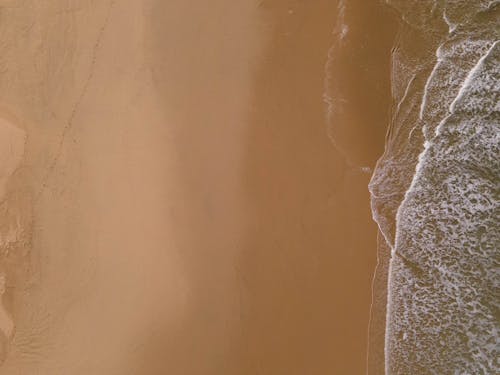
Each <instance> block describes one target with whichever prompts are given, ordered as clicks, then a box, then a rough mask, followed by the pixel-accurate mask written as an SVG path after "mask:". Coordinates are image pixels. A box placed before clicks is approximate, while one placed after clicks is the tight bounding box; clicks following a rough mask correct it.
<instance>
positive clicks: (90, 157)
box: [0, 0, 390, 375]
mask: <svg viewBox="0 0 500 375" xmlns="http://www.w3.org/2000/svg"><path fill="white" fill-rule="evenodd" d="M209 3H210V4H209ZM362 3H363V1H358V2H357V3H352V4H354V5H355V6H354V5H353V7H354V8H353V12H354V10H355V9H357V10H356V12H358V13H359V14H360V16H359V18H358V17H357V16H354V15H351V16H349V17H350V18H349V19H348V20H346V22H348V23H349V26H350V27H351V30H353V34H352V35H353V37H352V39H349V43H347V44H346V45H344V46H342V47H338V48H340V49H339V56H345V57H341V58H340V60H339V61H340V63H339V66H338V67H330V68H329V69H333V71H332V72H333V76H332V77H337V76H339V75H342V74H341V73H340V70H342V71H344V72H345V73H343V74H345V75H342V77H344V78H345V82H346V83H345V84H344V86H343V87H344V88H345V87H348V88H349V90H352V92H353V93H354V94H351V93H350V92H349V90H347V91H348V92H345V97H346V99H347V101H348V103H349V109H348V110H349V111H350V112H351V115H350V117H349V118H355V119H356V120H353V121H352V122H349V121H350V120H345V121H344V120H342V121H341V120H338V122H339V123H342V124H344V125H342V128H341V129H342V132H341V133H342V136H341V137H340V138H339V139H340V140H341V142H342V147H341V150H342V152H341V151H340V150H339V149H336V148H335V147H334V146H333V144H332V142H331V140H330V139H329V137H328V136H327V124H326V121H325V104H324V102H323V100H322V96H323V94H324V86H325V63H326V60H327V54H328V51H329V49H330V48H331V46H332V45H334V44H335V43H334V42H335V38H336V36H335V35H333V34H332V30H333V29H334V24H335V20H336V18H337V4H335V2H332V1H331V0H317V1H314V2H307V3H306V2H301V1H292V0H289V1H285V0H275V1H265V0H263V1H250V0H248V1H243V0H241V1H229V0H215V1H211V2H204V1H192V2H189V1H184V0H171V1H163V0H156V1H153V0H148V1H139V0H127V1H116V2H112V1H102V2H101V1H100V2H88V1H67V0H54V1H51V2H50V4H48V3H47V4H46V3H44V2H43V3H40V4H38V3H37V5H35V6H29V5H27V4H26V2H23V1H20V0H10V1H8V2H7V3H5V4H2V5H1V6H0V17H1V19H2V24H1V26H0V28H1V31H2V32H1V33H0V51H1V52H0V55H1V58H0V78H1V79H0V104H1V105H2V106H4V107H5V108H8V110H9V111H10V112H12V113H14V114H15V115H16V117H17V118H19V119H22V121H21V120H12V121H11V122H16V124H14V125H15V126H17V127H21V128H23V129H24V131H25V132H26V134H27V143H26V146H25V153H24V159H23V162H22V164H21V167H20V168H19V169H18V170H17V171H16V172H15V173H14V174H13V175H12V176H11V177H10V180H9V181H10V182H9V184H8V185H7V186H8V194H7V196H9V197H14V198H15V197H18V198H17V199H14V198H11V199H10V200H6V201H5V202H7V204H9V207H10V208H9V211H10V212H15V215H14V216H15V217H14V218H10V216H9V218H7V216H5V217H2V218H0V220H3V222H2V226H8V225H10V224H9V223H10V221H9V222H7V221H8V220H11V221H12V220H18V221H19V222H21V223H22V225H23V229H22V230H21V229H19V231H18V236H17V237H16V241H17V242H16V243H15V246H13V248H12V251H14V252H17V253H16V254H22V256H17V257H15V262H6V261H3V262H4V263H5V264H2V267H4V268H6V271H5V274H6V277H7V290H6V292H5V294H4V296H3V297H4V301H5V302H4V305H6V309H5V311H6V312H7V313H8V314H10V316H12V320H13V322H14V324H15V326H16V332H15V335H14V338H13V339H12V340H11V342H10V344H9V348H8V355H7V357H6V358H5V362H4V363H3V365H2V367H0V373H1V374H35V373H37V374H51V375H52V374H72V375H73V374H96V375H99V374H103V375H104V374H106V375H109V374H125V375H126V374H131V375H132V374H187V375H189V374H203V375H208V374H214V375H215V374H217V375H220V374H249V375H250V374H270V375H271V374H272V375H276V374H287V375H293V374H308V375H309V374H311V375H312V374H318V375H323V374H327V373H331V374H361V373H363V372H364V371H365V366H366V344H367V326H368V318H369V309H370V302H371V298H370V293H371V291H370V284H371V279H372V274H373V269H374V266H375V254H376V251H375V250H376V227H375V225H374V224H373V223H372V221H371V217H370V216H371V215H370V210H369V200H368V192H367V187H366V186H367V183H368V180H369V177H370V176H369V174H367V173H364V172H362V171H360V170H359V169H357V168H352V166H348V164H347V162H346V154H345V150H348V151H349V150H352V156H353V157H352V160H355V161H358V162H359V164H360V165H373V164H374V162H375V160H376V157H377V156H378V155H379V154H380V153H381V152H382V148H383V135H384V132H385V130H384V125H383V124H384V123H385V120H384V119H385V117H386V116H387V109H388V103H389V93H388V86H387V81H386V80H388V76H389V75H388V61H389V51H388V50H389V47H390V43H389V42H388V40H389V34H390V33H389V32H388V31H387V29H385V28H379V27H378V23H377V22H374V23H367V22H366V20H367V19H369V16H370V15H371V14H372V12H373V10H374V9H375V10H377V9H378V8H376V7H375V6H373V7H372V8H367V9H364V8H363V7H361V6H359V4H362ZM349 9H351V8H349ZM363 12H364V13H363ZM349 14H351V13H349ZM353 14H354V13H353ZM384 17H386V16H384ZM380 19H383V18H382V16H381V17H380ZM379 31H380V32H379ZM367 33H368V34H367ZM377 33H378V34H377ZM366 35H370V38H369V40H368V41H367V40H365V39H366ZM377 35H378V36H379V38H377ZM363 43H369V44H370V45H371V46H372V47H371V48H372V49H373V51H375V52H376V53H375V55H376V56H377V57H376V58H374V60H373V64H370V65H368V66H367V65H365V64H361V65H360V64H359V61H364V59H369V58H370V56H372V54H371V53H368V54H366V55H363V54H362V55H360V56H358V57H357V58H356V59H357V60H356V59H355V60H354V61H357V62H358V63H354V64H346V63H345V61H346V60H349V59H350V56H351V55H352V54H349V51H351V52H352V51H356V50H358V49H359V45H360V44H363ZM377 43H379V44H377ZM377 46H378V47H377ZM332 51H333V53H335V51H334V49H333V50H332ZM349 61H350V60H349ZM360 72H365V73H366V72H368V73H367V76H365V78H363V79H360V78H359V73H360ZM379 79H380V81H381V82H383V83H382V84H381V85H382V86H381V87H382V88H380V90H378V89H377V90H375V91H376V93H374V94H373V95H370V94H369V93H365V94H363V95H358V94H359V92H360V90H363V88H364V89H366V87H368V91H373V90H372V89H370V88H369V87H375V86H377V85H378V83H377V82H379ZM358 88H359V89H358ZM381 96H382V97H381ZM372 97H373V98H375V99H374V100H375V101H376V103H375V104H373V103H372V104H370V105H368V106H367V107H364V106H365V105H366V102H367V101H368V102H369V101H370V100H372V99H371V98H372ZM360 108H363V109H360ZM360 111H362V112H360ZM4 113H6V111H2V113H1V115H2V116H3V117H2V118H4V117H5V118H7V119H10V118H11V117H7V116H6V115H4ZM360 113H361V114H362V116H361V115H360ZM374 117H375V118H377V119H378V120H377V124H376V127H375V129H373V128H372V127H371V125H366V121H365V119H370V118H374ZM366 134H367V135H366ZM360 142H361V143H360ZM360 145H362V146H360ZM348 156H349V155H348ZM26 191H29V194H28V193H27V192H26ZM19 192H21V193H19ZM16 194H17V195H16ZM16 210H17V211H16ZM16 215H17V216H16ZM2 228H3V227H2ZM19 270H22V271H19ZM1 323H2V322H1V321H0V324H1ZM0 329H2V327H0ZM7 341H8V340H4V342H7Z"/></svg>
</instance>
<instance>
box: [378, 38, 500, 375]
mask: <svg viewBox="0 0 500 375" xmlns="http://www.w3.org/2000/svg"><path fill="white" fill-rule="evenodd" d="M438 64H439V62H438ZM499 66H500V45H499V43H498V42H495V43H493V42H492V43H490V48H489V50H488V51H487V52H486V53H484V55H483V56H482V57H481V58H480V59H479V61H477V63H476V65H475V66H474V67H473V68H472V69H471V70H470V72H469V74H468V75H467V78H465V79H464V81H463V84H462V86H461V87H460V88H459V90H458V92H457V95H456V98H455V99H454V100H453V101H452V104H451V105H450V106H449V110H450V114H449V115H448V116H446V117H445V118H444V119H443V120H442V121H441V122H440V124H439V126H438V128H437V129H438V131H437V133H436V135H435V137H434V138H432V139H431V140H429V141H427V142H426V144H425V148H424V152H423V153H422V154H421V156H420V157H419V162H418V165H417V168H416V173H415V177H414V179H413V181H412V183H411V185H410V188H409V189H408V191H407V193H406V195H405V199H404V200H403V203H402V204H401V206H400V207H399V210H398V214H397V231H396V241H395V247H394V256H393V258H392V261H391V266H390V276H389V304H388V312H387V322H388V324H387V331H386V360H387V361H386V368H387V371H388V373H390V374H407V373H432V374H448V373H450V374H452V373H457V374H475V373H478V374H479V373H485V374H495V373H500V364H499V363H498V358H500V351H499V348H500V336H499V331H500V328H499V322H498V318H497V316H496V312H497V311H498V308H499V306H498V301H499V300H500V299H499V297H500V295H499V293H500V274H499V266H500V258H499V254H498V251H497V250H498V249H497V246H498V244H500V232H499V230H498V220H499V218H500V202H499V196H500V191H499V187H498V179H499V178H500V161H498V155H499V154H500V112H499V108H498V102H499V100H500V98H499V95H500V94H499V93H500V80H499V77H500V70H499Z"/></svg>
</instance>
